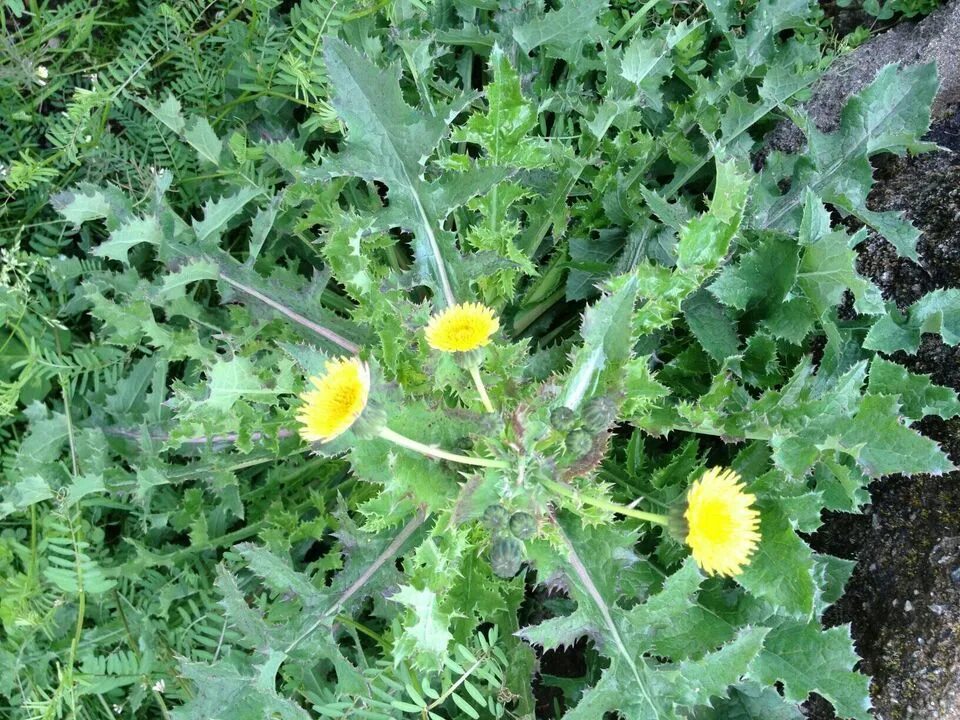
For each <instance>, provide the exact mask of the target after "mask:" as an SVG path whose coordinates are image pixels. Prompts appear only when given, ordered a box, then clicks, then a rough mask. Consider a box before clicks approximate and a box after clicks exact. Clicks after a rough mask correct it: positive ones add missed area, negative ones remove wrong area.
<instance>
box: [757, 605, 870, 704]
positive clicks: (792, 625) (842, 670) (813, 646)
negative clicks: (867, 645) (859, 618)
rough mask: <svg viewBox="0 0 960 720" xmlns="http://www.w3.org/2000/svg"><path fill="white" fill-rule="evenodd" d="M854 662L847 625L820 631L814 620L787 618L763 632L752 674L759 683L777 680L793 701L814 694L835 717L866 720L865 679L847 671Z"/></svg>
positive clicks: (867, 682) (867, 693)
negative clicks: (834, 713) (763, 636)
mask: <svg viewBox="0 0 960 720" xmlns="http://www.w3.org/2000/svg"><path fill="white" fill-rule="evenodd" d="M858 662H859V658H858V657H857V654H856V653H855V652H854V649H853V641H852V640H851V639H850V628H849V626H846V625H844V626H842V627H835V628H830V629H829V630H821V629H820V625H819V623H806V624H805V623H799V622H794V621H789V620H788V621H785V622H784V623H782V624H781V625H779V626H777V627H775V628H773V629H772V630H771V631H770V634H769V635H767V637H766V639H765V641H764V648H763V652H761V653H760V655H759V657H758V658H757V659H756V661H755V662H754V664H753V667H752V674H753V676H754V677H755V678H756V679H757V680H758V681H760V682H762V683H766V684H771V685H772V684H773V683H775V682H782V683H783V689H784V695H786V697H787V699H789V700H792V701H793V702H797V703H799V702H803V701H804V700H806V699H807V696H808V695H809V694H810V693H813V692H815V693H819V694H820V695H822V696H823V697H825V698H826V699H827V700H829V701H830V702H831V703H833V706H834V708H836V711H837V714H838V715H839V717H841V718H853V719H854V720H871V717H872V715H871V714H870V679H869V678H868V677H867V676H866V675H861V674H860V673H858V672H857V671H855V670H854V669H853V668H854V666H855V665H856V664H857V663H858Z"/></svg>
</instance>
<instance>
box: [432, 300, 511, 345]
mask: <svg viewBox="0 0 960 720" xmlns="http://www.w3.org/2000/svg"><path fill="white" fill-rule="evenodd" d="M499 328H500V321H499V320H497V317H496V315H494V314H493V310H491V309H490V308H488V307H486V306H485V305H481V304H480V303H461V304H460V305H453V306H452V307H448V308H447V309H446V310H444V311H443V312H442V313H439V314H437V315H433V316H432V317H431V318H430V322H429V323H428V324H427V343H428V344H429V345H430V347H432V348H433V349H434V350H441V351H442V352H469V351H471V350H476V349H477V348H480V347H483V346H484V345H486V344H488V343H489V342H490V336H491V335H493V334H494V333H495V332H496V331H497V330H498V329H499Z"/></svg>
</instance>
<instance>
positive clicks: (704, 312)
mask: <svg viewBox="0 0 960 720" xmlns="http://www.w3.org/2000/svg"><path fill="white" fill-rule="evenodd" d="M681 307H682V310H683V316H684V318H686V321H687V325H689V326H690V330H692V331H693V334H694V335H695V336H696V338H697V340H699V341H700V344H701V345H703V349H704V350H706V351H707V352H708V353H709V354H710V357H712V358H713V359H714V360H716V361H717V362H723V361H724V360H726V359H727V358H728V357H731V356H733V355H736V354H737V353H738V352H739V350H740V338H739V337H738V336H737V329H736V326H735V325H734V322H733V320H732V318H730V317H729V315H727V312H728V311H726V310H725V309H724V308H723V306H721V305H720V303H718V302H717V301H716V300H715V299H714V298H713V297H712V296H711V295H710V294H709V293H707V292H706V291H705V290H700V291H698V292H695V293H694V294H693V295H691V296H690V297H688V298H687V299H686V300H684V302H683V305H682V306H681Z"/></svg>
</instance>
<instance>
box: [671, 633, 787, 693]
mask: <svg viewBox="0 0 960 720" xmlns="http://www.w3.org/2000/svg"><path fill="white" fill-rule="evenodd" d="M768 632H769V630H768V629H767V628H762V627H746V628H742V629H741V630H740V631H739V632H738V633H737V635H736V637H734V638H733V640H731V641H730V642H728V643H726V644H725V645H723V647H721V648H720V649H719V650H715V651H713V652H709V653H707V654H706V655H703V656H702V657H699V658H697V659H696V660H684V661H682V662H680V663H677V664H676V668H675V669H674V668H671V669H670V670H667V671H663V672H662V673H657V674H658V675H661V674H662V675H663V676H666V677H661V678H659V680H660V683H662V687H661V688H658V690H659V691H660V692H661V693H662V694H663V695H664V696H665V697H667V698H669V699H670V700H672V701H673V702H674V703H676V704H677V705H679V706H680V707H686V708H691V709H693V708H696V707H698V706H701V705H709V704H710V703H711V700H712V699H714V698H726V697H727V696H728V689H729V688H730V686H731V685H734V684H736V683H738V682H739V681H740V679H741V678H742V677H743V676H744V675H746V674H747V671H748V669H749V667H750V664H751V663H752V662H753V661H754V659H755V658H756V657H757V655H758V653H759V652H760V649H761V648H762V647H763V640H764V638H765V637H766V635H767V633H768ZM655 677H656V675H655Z"/></svg>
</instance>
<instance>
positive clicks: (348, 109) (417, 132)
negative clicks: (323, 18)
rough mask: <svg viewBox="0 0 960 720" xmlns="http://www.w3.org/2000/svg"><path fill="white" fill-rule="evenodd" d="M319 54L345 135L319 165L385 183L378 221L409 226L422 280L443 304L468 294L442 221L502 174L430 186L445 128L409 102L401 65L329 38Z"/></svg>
mask: <svg viewBox="0 0 960 720" xmlns="http://www.w3.org/2000/svg"><path fill="white" fill-rule="evenodd" d="M324 57H325V58H326V63H327V69H328V72H329V74H330V80H331V82H332V84H333V87H334V90H335V95H334V100H333V104H334V107H336V109H337V112H338V114H339V115H340V117H341V118H342V119H343V121H344V122H345V123H346V125H347V129H348V133H347V139H346V141H345V142H344V143H343V144H342V146H341V149H340V152H338V153H336V154H335V155H328V156H326V157H325V158H324V162H323V167H322V170H323V171H324V172H325V173H327V174H329V175H346V176H350V175H356V176H359V177H362V178H365V179H367V180H379V181H381V182H383V183H385V184H386V185H387V187H388V190H389V196H388V197H389V201H390V202H389V207H388V210H387V212H386V213H384V215H383V217H382V220H383V222H384V223H385V224H386V225H387V226H389V227H396V226H401V227H406V228H410V229H412V230H413V232H414V238H415V243H414V256H415V259H416V262H417V267H418V268H419V271H420V281H421V282H423V283H426V284H429V285H431V286H432V287H433V289H434V291H435V293H436V295H435V298H434V299H435V302H436V303H438V304H439V305H440V306H441V307H442V306H444V305H451V304H454V303H456V302H457V300H460V299H466V298H465V297H464V293H465V292H466V280H465V279H464V277H463V269H462V266H463V260H462V257H461V255H460V253H459V251H458V249H457V246H456V242H455V238H454V236H453V234H452V233H450V232H449V231H447V230H444V229H443V228H442V226H441V221H442V220H443V219H444V217H446V215H447V214H448V213H449V212H450V211H451V210H452V209H453V206H454V205H456V204H459V203H462V202H466V200H468V199H469V198H471V197H473V196H475V195H477V194H479V193H481V192H484V191H485V190H486V189H487V188H489V187H490V186H491V185H493V184H494V183H496V182H497V181H499V180H502V179H503V177H504V176H505V172H504V171H502V170H498V169H496V168H482V169H478V170H477V171H475V172H474V173H471V174H467V175H466V176H465V177H462V178H457V176H456V174H451V175H449V176H447V177H445V179H444V183H442V184H440V183H435V184H432V185H428V184H427V183H426V182H425V181H424V179H423V171H424V168H423V163H424V161H425V159H426V158H427V157H429V156H430V155H431V154H432V153H433V150H434V148H435V147H436V145H437V144H438V143H439V142H440V139H441V137H442V136H443V134H444V132H445V131H446V126H447V124H446V122H445V121H444V120H443V119H442V117H441V116H439V115H436V114H433V113H427V112H422V111H420V110H416V109H414V108H412V107H410V106H409V105H407V103H406V102H405V101H404V99H403V95H402V94H401V92H400V84H399V67H397V66H391V67H390V68H389V69H388V70H386V71H384V70H381V69H380V68H378V67H377V66H375V65H374V64H373V63H371V62H370V61H369V60H367V59H366V58H364V57H363V56H361V55H360V54H359V53H357V52H356V51H355V50H353V49H352V48H351V47H350V46H348V45H346V44H345V43H343V42H342V41H340V40H337V39H335V38H327V39H326V41H325V42H324ZM458 186H459V187H460V189H457V188H458Z"/></svg>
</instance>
